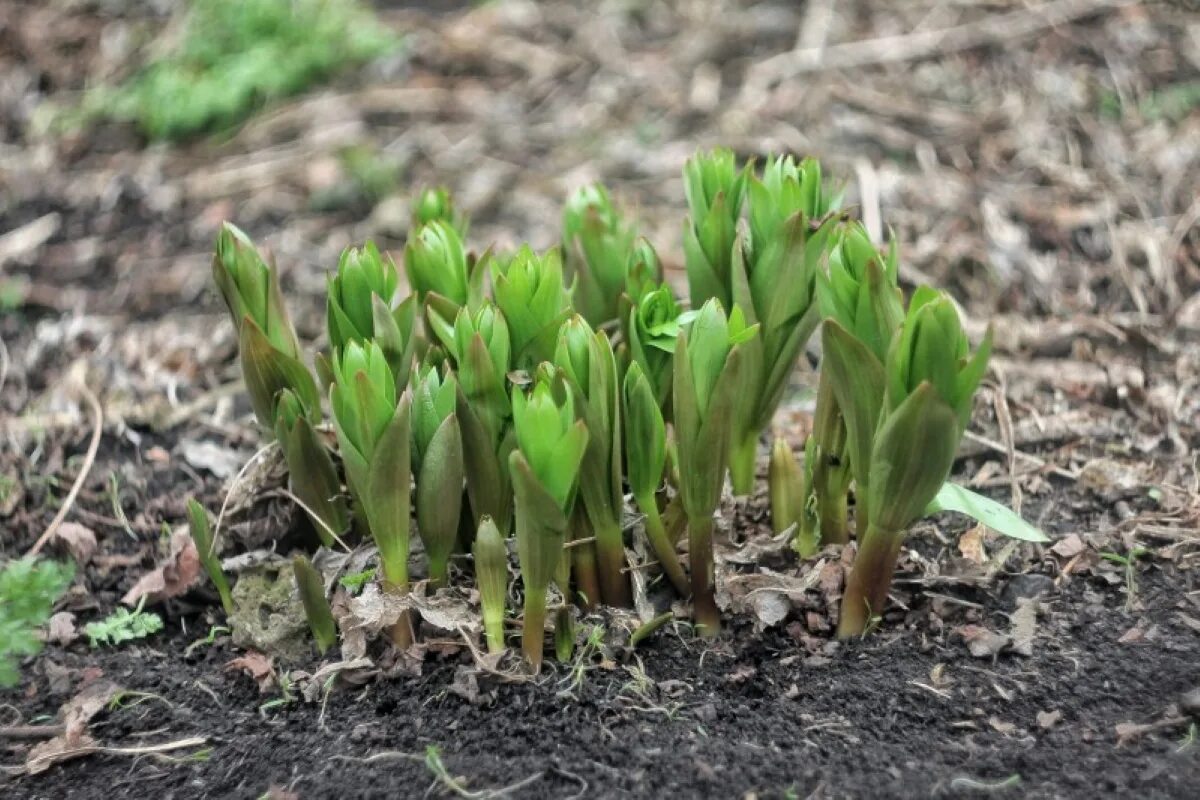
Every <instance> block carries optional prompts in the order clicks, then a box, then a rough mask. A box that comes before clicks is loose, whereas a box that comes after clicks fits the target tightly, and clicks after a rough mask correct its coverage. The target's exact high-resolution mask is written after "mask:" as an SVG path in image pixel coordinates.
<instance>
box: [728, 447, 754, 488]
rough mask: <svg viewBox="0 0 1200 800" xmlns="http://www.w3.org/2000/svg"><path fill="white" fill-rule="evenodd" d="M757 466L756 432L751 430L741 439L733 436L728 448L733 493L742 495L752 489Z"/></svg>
mask: <svg viewBox="0 0 1200 800" xmlns="http://www.w3.org/2000/svg"><path fill="white" fill-rule="evenodd" d="M757 466H758V432H757V431H752V432H751V433H750V434H749V435H747V436H746V437H745V438H744V439H742V440H741V441H738V440H737V439H736V438H735V439H734V440H733V441H732V442H731V443H730V448H729V480H730V483H732V484H733V493H734V494H735V495H737V496H738V497H744V496H746V495H748V494H750V493H751V492H752V491H754V476H755V469H756V467H757Z"/></svg>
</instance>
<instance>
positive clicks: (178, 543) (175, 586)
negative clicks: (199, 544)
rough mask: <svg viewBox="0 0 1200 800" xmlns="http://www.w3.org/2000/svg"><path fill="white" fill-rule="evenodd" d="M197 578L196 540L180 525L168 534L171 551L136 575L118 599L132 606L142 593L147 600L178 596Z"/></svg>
mask: <svg viewBox="0 0 1200 800" xmlns="http://www.w3.org/2000/svg"><path fill="white" fill-rule="evenodd" d="M199 579H200V554H199V553H197V552H196V544H195V543H194V542H193V541H192V537H191V535H189V534H188V531H187V528H179V529H178V530H176V531H175V532H174V533H172V534H171V554H170V555H169V556H168V557H167V560H166V561H164V562H163V563H161V564H159V565H158V566H157V567H156V568H155V569H153V570H151V571H150V572H147V573H146V574H145V575H143V576H142V577H141V578H139V579H138V582H137V583H135V584H134V585H133V588H132V589H130V590H129V591H128V592H126V593H125V596H124V597H122V598H121V602H122V603H125V604H126V605H130V606H132V605H136V604H137V603H138V601H139V600H141V599H142V598H143V597H144V598H146V600H147V601H149V602H150V603H158V602H161V601H163V600H165V599H167V598H168V597H179V596H180V595H181V594H184V593H186V592H187V591H188V589H191V588H192V586H194V585H195V584H196V582H197V581H198V580H199Z"/></svg>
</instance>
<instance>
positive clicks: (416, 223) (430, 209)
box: [412, 186, 467, 238]
mask: <svg viewBox="0 0 1200 800" xmlns="http://www.w3.org/2000/svg"><path fill="white" fill-rule="evenodd" d="M435 221H441V222H445V223H446V224H448V225H450V226H451V227H452V228H454V229H455V230H457V231H458V233H459V236H461V237H464V238H465V237H466V234H467V220H466V218H465V217H463V216H462V215H461V214H459V213H458V210H457V209H456V208H455V206H454V199H453V198H452V197H451V196H450V192H449V190H447V189H446V188H445V187H442V186H438V187H435V188H429V189H424V190H422V192H421V193H420V194H419V195H418V196H417V200H416V202H415V203H414V204H413V214H412V227H413V229H417V228H420V227H421V226H423V225H428V224H429V223H431V222H435Z"/></svg>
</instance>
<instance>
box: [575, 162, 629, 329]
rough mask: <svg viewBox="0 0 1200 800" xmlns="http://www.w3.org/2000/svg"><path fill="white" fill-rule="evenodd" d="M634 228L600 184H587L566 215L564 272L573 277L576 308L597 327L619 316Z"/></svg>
mask: <svg viewBox="0 0 1200 800" xmlns="http://www.w3.org/2000/svg"><path fill="white" fill-rule="evenodd" d="M634 236H635V233H634V230H633V227H632V226H631V225H630V224H629V223H628V222H627V221H626V220H625V219H624V218H623V217H622V216H621V214H620V213H618V211H617V210H616V208H615V207H614V206H613V203H612V200H610V199H609V196H608V191H607V190H606V189H605V188H604V187H603V186H602V185H601V184H598V183H595V184H590V185H588V186H584V187H582V188H580V189H579V190H578V191H576V192H575V193H574V194H572V195H571V196H570V198H568V200H567V205H566V208H565V209H564V211H563V251H564V252H565V253H566V265H565V266H566V271H567V273H568V274H569V275H571V276H572V277H573V278H574V281H573V284H572V288H571V291H572V294H573V297H574V305H575V308H576V309H577V310H578V311H579V313H580V314H582V315H583V317H584V318H585V319H586V320H587V321H588V322H590V323H591V324H593V325H601V324H603V323H605V322H607V321H609V320H612V319H616V317H617V300H618V298H619V297H620V295H621V292H622V291H624V290H625V288H626V282H627V269H628V268H629V267H630V266H631V265H634V264H636V263H638V262H634V261H633V258H632V257H633V241H634Z"/></svg>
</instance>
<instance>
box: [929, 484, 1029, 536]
mask: <svg viewBox="0 0 1200 800" xmlns="http://www.w3.org/2000/svg"><path fill="white" fill-rule="evenodd" d="M939 511H957V512H958V513H959V514H966V515H967V516H968V517H970V518H971V519H973V520H975V521H976V522H981V523H983V524H984V525H986V526H988V527H989V528H991V529H992V530H994V531H996V532H997V533H1002V534H1004V535H1005V536H1008V537H1010V538H1012V539H1020V540H1021V541H1023V542H1048V541H1050V537H1048V536H1046V534H1044V533H1042V532H1041V531H1040V530H1038V529H1037V528H1035V527H1033V526H1032V525H1030V524H1029V523H1028V522H1026V521H1025V520H1023V519H1022V518H1021V516H1020V515H1019V514H1017V512H1015V511H1013V510H1012V509H1010V508H1008V507H1007V506H1005V505H1003V504H1001V503H997V502H996V501H995V500H993V499H991V498H990V497H984V496H983V495H981V494H977V493H975V492H972V491H971V490H970V489H967V488H966V487H964V486H959V485H958V484H956V483H950V482H949V481H947V482H946V483H944V484H942V488H941V489H939V490H938V493H937V496H936V497H934V498H933V500H932V502H930V503H929V505H928V506H926V507H925V513H926V514H936V513H938V512H939Z"/></svg>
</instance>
